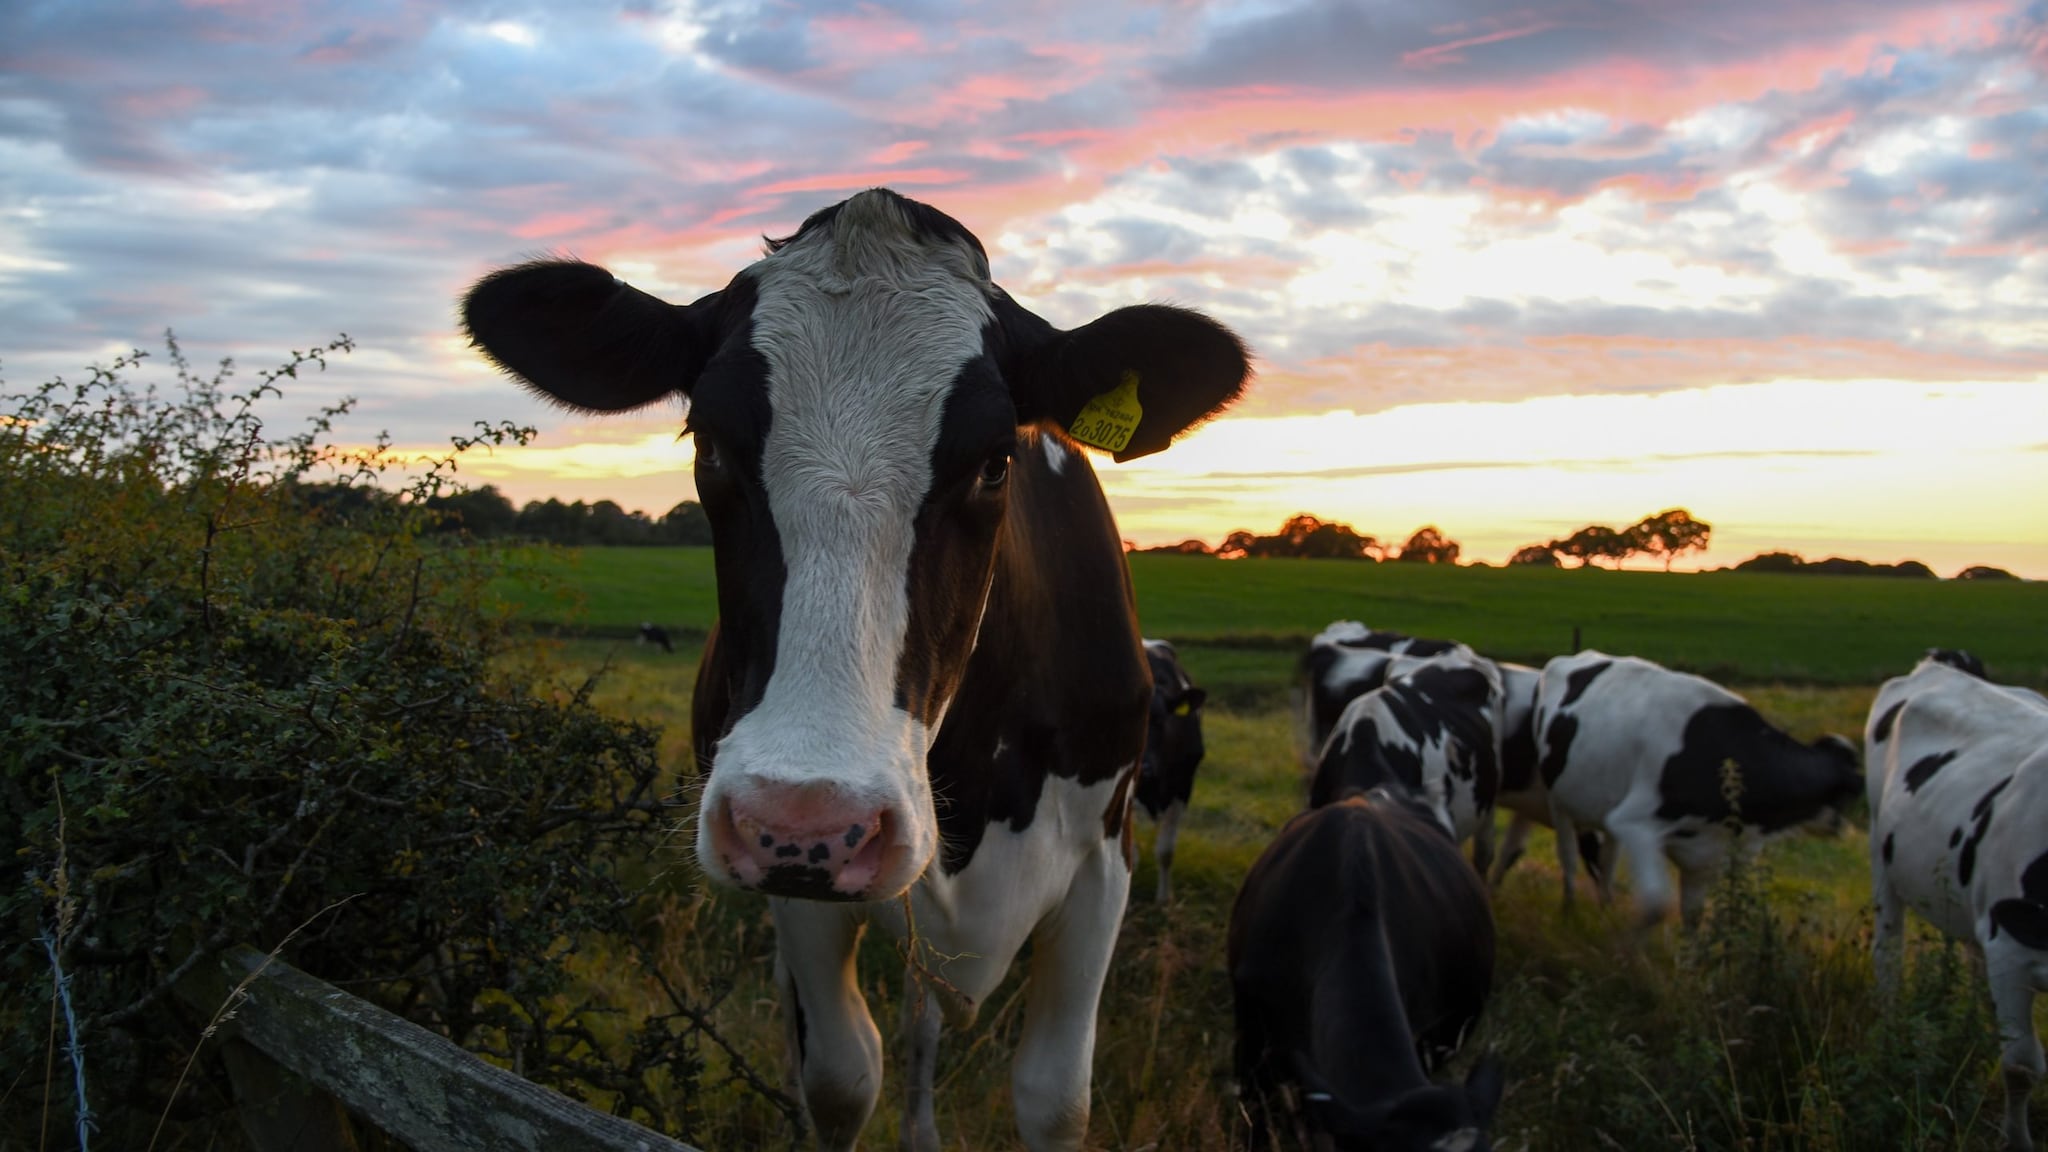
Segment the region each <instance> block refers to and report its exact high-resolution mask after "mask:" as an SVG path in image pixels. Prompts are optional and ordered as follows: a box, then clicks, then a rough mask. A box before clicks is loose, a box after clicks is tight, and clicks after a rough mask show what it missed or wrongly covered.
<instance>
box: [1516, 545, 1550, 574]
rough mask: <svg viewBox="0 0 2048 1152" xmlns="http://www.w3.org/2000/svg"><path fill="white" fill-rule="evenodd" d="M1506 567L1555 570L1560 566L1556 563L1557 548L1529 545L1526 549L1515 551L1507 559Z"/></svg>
mask: <svg viewBox="0 0 2048 1152" xmlns="http://www.w3.org/2000/svg"><path fill="white" fill-rule="evenodd" d="M1508 567H1510V568H1557V567H1561V565H1560V564H1559V563H1558V559H1557V548H1556V547H1555V546H1553V545H1550V544H1530V545H1528V546H1526V547H1523V548H1517V549H1515V554H1514V555H1512V556H1510V557H1508Z"/></svg>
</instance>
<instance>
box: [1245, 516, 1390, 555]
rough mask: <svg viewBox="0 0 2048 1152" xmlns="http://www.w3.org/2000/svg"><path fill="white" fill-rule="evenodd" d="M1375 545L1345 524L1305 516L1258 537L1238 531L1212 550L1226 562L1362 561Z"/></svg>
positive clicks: (1374, 540) (1375, 543)
mask: <svg viewBox="0 0 2048 1152" xmlns="http://www.w3.org/2000/svg"><path fill="white" fill-rule="evenodd" d="M1379 546H1380V544H1379V541H1378V540H1376V539H1374V538H1373V537H1371V536H1366V535H1362V534H1360V533H1359V532H1358V531H1357V530H1356V529H1354V528H1352V527H1351V526H1350V525H1349V524H1339V523H1337V522H1336V521H1334V520H1324V519H1322V518H1320V517H1317V516H1311V515H1309V514H1308V513H1306V512H1302V513H1298V514H1296V515H1294V516H1290V517H1288V518H1287V519H1286V520H1285V521H1282V522H1281V524H1280V530H1279V531H1278V532H1275V533H1274V534H1273V535H1271V536H1260V535H1257V534H1255V533H1253V532H1250V531H1248V530H1246V529H1242V528H1240V529H1238V530H1237V531H1235V532H1232V533H1231V534H1230V535H1228V536H1226V537H1224V538H1223V543H1221V544H1218V545H1217V546H1216V553H1215V554H1216V555H1218V556H1221V557H1223V558H1224V559H1226V560H1235V559H1239V558H1241V557H1247V556H1282V557H1291V558H1296V559H1303V558H1306V559H1317V560H1364V559H1370V558H1371V555H1370V554H1371V553H1372V552H1373V551H1375V550H1377V549H1378V548H1379Z"/></svg>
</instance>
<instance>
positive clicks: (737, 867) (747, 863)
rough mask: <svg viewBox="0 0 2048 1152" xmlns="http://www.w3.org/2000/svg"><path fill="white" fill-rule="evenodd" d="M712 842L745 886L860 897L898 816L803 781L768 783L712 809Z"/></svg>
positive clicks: (838, 897) (817, 896) (878, 865)
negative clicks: (890, 816) (713, 810)
mask: <svg viewBox="0 0 2048 1152" xmlns="http://www.w3.org/2000/svg"><path fill="white" fill-rule="evenodd" d="M711 817H712V821H713V823H712V848H713V850H714V851H715V852H717V853H718V857H719V860H720V862H722V863H723V864H724V865H725V867H726V870H727V871H729V872H730V873H731V874H732V878H733V880H734V882H736V883H737V884H739V886H740V887H742V888H756V889H759V890H761V891H763V892H766V893H768V894H770V895H773V896H796V897H802V898H806V899H812V900H859V899H862V898H863V897H864V896H865V895H866V893H867V890H868V888H869V887H870V886H871V885H872V884H873V883H874V882H875V877H876V875H877V874H878V873H879V872H880V871H881V869H882V863H883V860H884V859H885V857H886V854H887V849H888V848H889V845H890V832H891V828H892V825H893V823H894V822H893V821H891V820H890V819H889V816H888V813H887V811H886V810H884V809H882V808H878V807H875V806H872V805H860V804H848V803H847V801H846V799H845V797H843V796H840V795H837V794H836V793H833V792H830V791H827V790H824V789H820V788H817V787H815V786H805V785H802V784H763V785H756V786H754V787H752V788H748V789H746V790H745V791H744V792H742V793H740V794H739V795H735V796H732V797H731V798H730V799H729V800H727V802H726V803H724V804H723V805H721V806H720V810H719V811H717V812H714V813H712V814H711Z"/></svg>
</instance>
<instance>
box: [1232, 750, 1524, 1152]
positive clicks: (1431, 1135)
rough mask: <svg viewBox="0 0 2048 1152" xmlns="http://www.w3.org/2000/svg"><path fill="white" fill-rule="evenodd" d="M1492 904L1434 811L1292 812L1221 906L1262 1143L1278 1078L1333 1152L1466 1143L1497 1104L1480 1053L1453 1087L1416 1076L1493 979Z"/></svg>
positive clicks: (1495, 1071)
mask: <svg viewBox="0 0 2048 1152" xmlns="http://www.w3.org/2000/svg"><path fill="white" fill-rule="evenodd" d="M1493 959H1494V928H1493V910H1492V908H1491V907H1490V906H1489V904H1488V902H1487V895H1486V889H1485V887H1484V885H1483V884H1482V883H1481V881H1480V879H1479V876H1478V874H1477V873H1475V872H1473V871H1472V869H1471V867H1470V866H1469V865H1467V864H1466V863H1465V860H1464V857H1463V856H1461V855H1460V854H1459V852H1458V846H1457V845H1456V844H1455V843H1453V842H1452V841H1451V838H1450V837H1448V836H1446V835H1444V831H1443V828H1442V827H1441V826H1440V825H1438V823H1437V821H1436V818H1435V815H1434V814H1433V813H1432V812H1430V811H1429V810H1428V809H1426V808H1425V807H1423V806H1422V805H1420V804H1417V803H1415V802H1414V801H1413V800H1410V799H1407V798H1405V797H1399V796H1396V795H1395V794H1394V793H1391V792H1389V791H1386V790H1383V789H1382V790H1375V791H1373V792H1371V793H1367V794H1363V795H1359V794H1353V795H1351V796H1348V797H1346V798H1345V799H1343V800H1341V801H1338V802H1337V803H1334V804H1330V805H1328V806H1326V807H1322V808H1313V809H1310V810H1309V811H1307V812H1304V813H1302V814H1301V815H1299V816H1296V817H1295V818H1294V819H1293V820H1292V821H1290V822H1289V823H1288V824H1287V826H1286V827H1285V828H1283V829H1281V830H1280V834H1279V835H1278V836H1276V837H1274V839H1273V842H1272V843H1271V844H1269V845H1267V846H1266V850H1265V852H1264V853H1263V854H1261V855H1260V856H1259V859H1258V861H1257V862H1256V863H1254V864H1253V865H1252V868H1251V871H1250V873H1248V874H1247V875H1246V876H1245V880H1244V886H1243V887H1242V888H1241V889H1239V891H1238V894H1237V903H1236V905H1235V907H1233V908H1232V910H1231V914H1230V937H1229V964H1230V986H1231V995H1232V1002H1233V1005H1234V1007H1235V1011H1236V1019H1237V1046H1236V1066H1237V1079H1238V1087H1239V1091H1240V1092H1241V1093H1242V1099H1243V1102H1244V1106H1245V1111H1246V1113H1247V1115H1248V1118H1249V1119H1250V1121H1251V1125H1252V1132H1251V1142H1250V1147H1252V1148H1258V1149H1263V1148H1266V1147H1267V1146H1268V1143H1267V1133H1266V1126H1267V1123H1268V1112H1269V1110H1271V1105H1272V1103H1273V1102H1274V1101H1275V1100H1276V1095H1275V1094H1276V1092H1277V1091H1278V1089H1279V1088H1280V1087H1281V1086H1282V1085H1292V1086H1295V1087H1296V1088H1298V1089H1299V1090H1300V1091H1301V1094H1302V1097H1303V1099H1304V1100H1305V1102H1306V1108H1305V1109H1304V1112H1305V1115H1306V1119H1307V1121H1308V1124H1309V1126H1310V1127H1311V1128H1312V1129H1313V1130H1315V1131H1316V1132H1317V1133H1318V1135H1320V1136H1327V1137H1328V1138H1329V1140H1330V1141H1331V1142H1332V1143H1333V1144H1334V1145H1335V1146H1336V1147H1337V1148H1339V1149H1376V1150H1383V1152H1409V1150H1413V1152H1426V1150H1432V1149H1434V1150H1438V1152H1476V1150H1482V1149H1485V1148H1487V1147H1488V1146H1489V1145H1488V1142H1487V1137H1486V1128H1487V1126H1488V1124H1490V1123H1491V1121H1492V1118H1493V1112H1494V1109H1495V1107H1496V1106H1497V1105H1498V1104H1499V1102H1500V1095H1501V1070H1500V1065H1499V1064H1498V1062H1496V1061H1495V1060H1494V1059H1493V1058H1492V1057H1491V1056H1488V1057H1484V1058H1482V1059H1481V1060H1480V1061H1479V1063H1478V1064H1477V1065H1476V1066H1475V1067H1474V1068H1473V1070H1472V1073H1471V1075H1470V1076H1469V1077H1468V1078H1467V1080H1466V1082H1465V1084H1464V1085H1463V1086H1462V1087H1458V1086H1452V1085H1443V1084H1433V1083H1431V1082H1430V1080H1429V1071H1430V1070H1431V1069H1432V1068H1433V1067H1434V1066H1435V1065H1436V1064H1437V1063H1438V1062H1439V1061H1440V1060H1441V1059H1442V1058H1443V1057H1445V1056H1447V1055H1449V1054H1450V1053H1451V1052H1453V1051H1455V1050H1456V1049H1457V1047H1458V1046H1459V1045H1460V1044H1461V1043H1463V1041H1464V1039H1465V1036H1466V1035H1467V1033H1468V1031H1469V1030H1470V1028H1471V1026H1472V1024H1473V1023H1474V1022H1475V1021H1476V1020H1477V1019H1478V1018H1479V1014H1480V1012H1481V1010H1482V1009H1484V1008H1485V1006H1486V998H1487V994H1488V992H1489V991H1490V989H1491V985H1492V982H1493Z"/></svg>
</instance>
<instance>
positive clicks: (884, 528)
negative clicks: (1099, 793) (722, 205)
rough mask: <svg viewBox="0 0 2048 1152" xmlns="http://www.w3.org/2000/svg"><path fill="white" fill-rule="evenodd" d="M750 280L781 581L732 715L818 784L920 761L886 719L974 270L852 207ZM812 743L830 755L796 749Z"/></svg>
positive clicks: (893, 221)
mask: <svg viewBox="0 0 2048 1152" xmlns="http://www.w3.org/2000/svg"><path fill="white" fill-rule="evenodd" d="M753 271H754V274H755V276H756V277H757V282H758V297H757V302H756V303H755V306H754V311H753V320H754V335H753V342H754V347H755V349H756V350H757V351H758V352H760V354H761V355H762V357H763V358H764V359H765V360H766V361H767V364H768V379H767V388H768V402H769V407H770V410H771V413H772V415H771V420H770V424H769V429H768V438H767V441H766V443H765V444H764V446H763V451H762V461H761V469H762V481H763V484H764V486H765V488H766V490H767V496H768V504H769V509H770V511H771V513H772V515H773V516H774V520H775V529H776V533H777V535H778V537H779V539H780V541H781V545H782V555H783V563H784V566H785V570H786V576H785V583H784V587H783V599H782V612H781V627H780V631H779V633H778V640H777V649H776V658H775V671H774V673H773V676H772V677H771V679H770V680H769V683H768V686H767V690H766V692H765V694H764V695H763V697H762V700H761V703H760V705H759V707H758V708H757V709H756V710H755V712H754V713H752V714H750V716H749V717H748V718H747V720H754V721H756V722H757V725H773V726H774V727H776V728H777V729H779V730H780V731H781V732H782V734H783V736H784V737H785V738H783V739H774V740H773V743H774V744H776V745H778V746H780V748H781V750H782V751H783V752H785V753H788V754H790V755H793V756H795V757H797V758H798V759H801V760H808V761H813V763H812V764H809V765H805V767H810V768H814V769H826V768H830V769H831V770H832V771H833V772H834V774H835V775H836V774H840V773H842V772H846V771H847V770H851V774H855V775H857V774H861V769H862V767H863V766H865V765H874V766H875V767H880V766H881V764H879V763H877V762H878V761H881V762H885V763H886V762H894V763H901V762H902V760H901V759H899V758H900V757H908V758H910V759H911V760H912V761H913V762H914V763H916V764H918V765H921V764H922V762H923V758H924V753H925V747H924V741H925V739H926V738H928V733H926V732H925V731H924V726H923V725H922V724H919V723H917V722H916V721H914V720H912V719H911V718H910V717H909V716H908V714H906V713H904V712H903V711H901V710H900V709H895V708H893V707H892V705H893V703H894V699H895V688H896V669H897V664H898V661H899V660H900V658H901V655H902V651H903V644H904V631H905V628H906V627H907V624H908V619H909V601H908V596H907V587H906V581H907V577H908V572H909V567H910V556H911V550H912V547H913V546H914V544H915V542H916V526H915V520H916V516H917V512H918V509H919V507H920V506H921V505H922V504H923V502H924V499H925V496H926V495H927V493H928V491H929V490H930V488H931V484H932V477H931V456H932V448H933V445H934V444H936V443H937V441H938V437H939V432H940V425H941V421H942V419H943V417H944V413H945V406H946V400H947V397H948V396H949V394H950V392H951V390H952V386H953V384H954V382H955V381H956V379H957V378H958V376H959V373H960V370H961V368H962V367H963V366H964V365H966V364H967V363H968V362H969V361H970V360H972V359H973V358H974V357H976V356H978V355H980V354H981V353H982V350H983V348H982V333H983V328H984V326H985V325H986V324H987V323H988V321H989V319H990V318H991V315H992V311H991V308H990V304H989V297H988V281H987V279H986V268H985V266H984V265H982V264H981V262H980V259H979V257H978V255H977V254H976V253H975V252H974V251H973V250H972V249H971V248H970V247H968V246H966V245H964V244H962V243H959V242H954V241H946V240H939V239H932V238H920V237H919V236H917V235H915V234H914V233H913V232H912V231H911V229H910V227H909V225H908V224H907V222H906V221H904V220H903V219H902V217H901V215H900V214H899V212H898V210H897V209H896V208H895V206H894V205H893V204H891V203H889V202H887V201H886V200H884V199H882V198H879V197H872V196H863V197H856V198H855V199H854V200H852V201H849V202H848V203H847V204H846V206H845V207H844V208H843V209H841V211H840V214H839V216H838V217H837V218H836V219H835V220H834V221H833V222H831V223H830V224H828V225H824V226H821V227H820V228H819V229H818V230H817V231H815V232H813V233H812V234H810V235H808V236H805V237H803V238H801V239H799V240H796V241H795V242H793V243H791V244H790V245H788V246H787V247H785V248H784V249H782V250H781V251H780V252H779V253H776V254H775V255H772V256H770V257H768V258H766V259H764V260H762V261H761V262H760V263H758V264H757V265H755V267H754V270H753ZM742 723H746V720H743V721H742ZM736 731H737V729H736ZM813 740H816V741H824V742H825V747H827V748H830V749H832V751H830V752H825V751H821V750H819V749H815V748H814V749H810V750H808V751H806V750H805V749H803V748H801V747H798V746H797V745H803V744H808V743H810V742H811V741H813ZM820 761H830V763H829V764H827V763H823V762H820ZM721 767H724V764H723V763H721ZM870 770H872V769H870ZM798 771H799V772H800V773H801V774H805V775H808V774H809V773H808V772H803V770H802V768H799V769H798ZM848 782H849V783H853V781H851V780H849V781H848ZM856 786H857V785H856Z"/></svg>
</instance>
